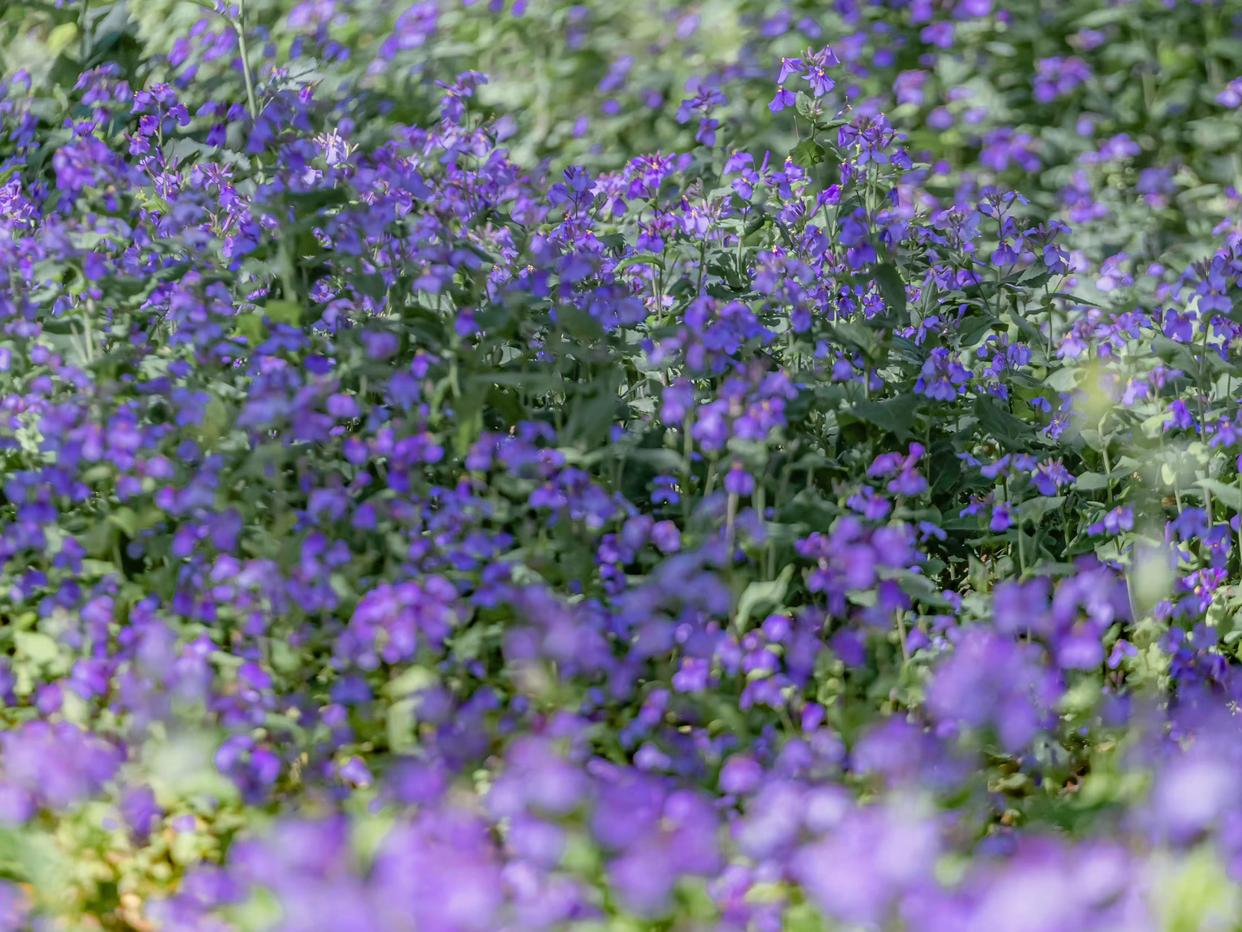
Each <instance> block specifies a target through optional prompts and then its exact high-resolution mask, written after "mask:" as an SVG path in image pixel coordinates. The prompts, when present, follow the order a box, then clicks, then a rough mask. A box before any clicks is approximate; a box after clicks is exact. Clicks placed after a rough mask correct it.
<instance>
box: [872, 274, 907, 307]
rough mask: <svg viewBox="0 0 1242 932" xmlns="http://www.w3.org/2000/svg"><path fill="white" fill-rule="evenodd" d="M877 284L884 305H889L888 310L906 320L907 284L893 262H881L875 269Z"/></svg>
mask: <svg viewBox="0 0 1242 932" xmlns="http://www.w3.org/2000/svg"><path fill="white" fill-rule="evenodd" d="M875 283H876V284H877V285H878V286H879V288H880V294H881V295H883V296H884V303H885V304H887V305H888V309H889V310H890V311H892V312H894V313H895V314H896V315H897V316H898V317H899V318H902V319H904V318H905V316H906V283H905V282H904V281H902V278H901V273H900V272H898V271H897V267H896V266H894V265H893V264H892V263H891V262H881V263H880V264H879V265H877V266H876V267H875Z"/></svg>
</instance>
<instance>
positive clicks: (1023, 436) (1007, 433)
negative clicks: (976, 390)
mask: <svg viewBox="0 0 1242 932" xmlns="http://www.w3.org/2000/svg"><path fill="white" fill-rule="evenodd" d="M975 414H976V416H977V417H978V418H979V423H980V424H981V425H982V426H983V428H984V429H985V430H986V431H987V432H988V433H990V434H991V435H992V436H993V437H995V438H996V439H997V440H1000V441H1002V442H1004V443H1005V444H1006V445H1007V446H1009V447H1021V446H1023V445H1024V444H1025V442H1026V440H1027V439H1028V438H1029V437H1030V435H1031V433H1032V428H1031V425H1030V424H1028V423H1027V422H1026V421H1023V420H1021V419H1020V418H1016V417H1014V416H1013V415H1012V414H1010V413H1009V412H1008V411H1005V410H1004V409H1003V408H1001V406H1000V405H998V404H997V403H996V401H995V400H993V399H992V398H988V397H985V396H983V395H980V396H979V397H977V398H976V399H975Z"/></svg>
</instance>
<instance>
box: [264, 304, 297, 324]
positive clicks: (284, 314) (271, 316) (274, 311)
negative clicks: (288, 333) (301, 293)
mask: <svg viewBox="0 0 1242 932" xmlns="http://www.w3.org/2000/svg"><path fill="white" fill-rule="evenodd" d="M263 313H264V314H266V315H267V318H268V320H270V321H273V322H274V323H278V324H289V325H290V326H291V327H297V326H299V325H300V324H301V323H302V316H303V314H304V309H303V307H302V305H301V304H299V303H298V302H296V301H268V302H267V304H265V305H263Z"/></svg>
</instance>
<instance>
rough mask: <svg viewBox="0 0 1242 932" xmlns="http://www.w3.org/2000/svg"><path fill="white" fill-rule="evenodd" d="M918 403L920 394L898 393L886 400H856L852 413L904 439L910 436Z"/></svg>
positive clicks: (851, 409)
mask: <svg viewBox="0 0 1242 932" xmlns="http://www.w3.org/2000/svg"><path fill="white" fill-rule="evenodd" d="M918 403H919V400H918V396H916V395H914V394H913V393H911V394H907V395H898V396H897V397H896V398H889V399H887V400H886V401H867V400H863V401H856V402H854V404H853V406H852V407H851V408H850V413H851V414H853V415H854V416H855V417H858V418H861V419H862V420H864V421H867V422H868V423H871V424H874V425H876V426H877V427H882V428H884V430H887V431H888V432H889V433H892V434H896V435H897V437H898V438H899V439H902V440H904V439H906V438H907V437H909V436H910V428H912V427H913V426H914V415H915V412H916V410H917V409H918Z"/></svg>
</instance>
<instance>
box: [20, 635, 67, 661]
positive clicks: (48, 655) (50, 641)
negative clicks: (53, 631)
mask: <svg viewBox="0 0 1242 932" xmlns="http://www.w3.org/2000/svg"><path fill="white" fill-rule="evenodd" d="M13 643H14V644H16V645H17V653H18V656H20V657H23V658H25V659H26V660H29V661H31V662H32V663H36V664H39V665H43V664H48V663H51V662H52V661H54V660H55V659H56V658H57V657H58V656H59V655H60V647H59V645H58V644H57V643H56V640H55V638H52V637H50V636H48V635H46V634H44V633H43V632H41V631H17V632H15V633H14V634H13Z"/></svg>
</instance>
